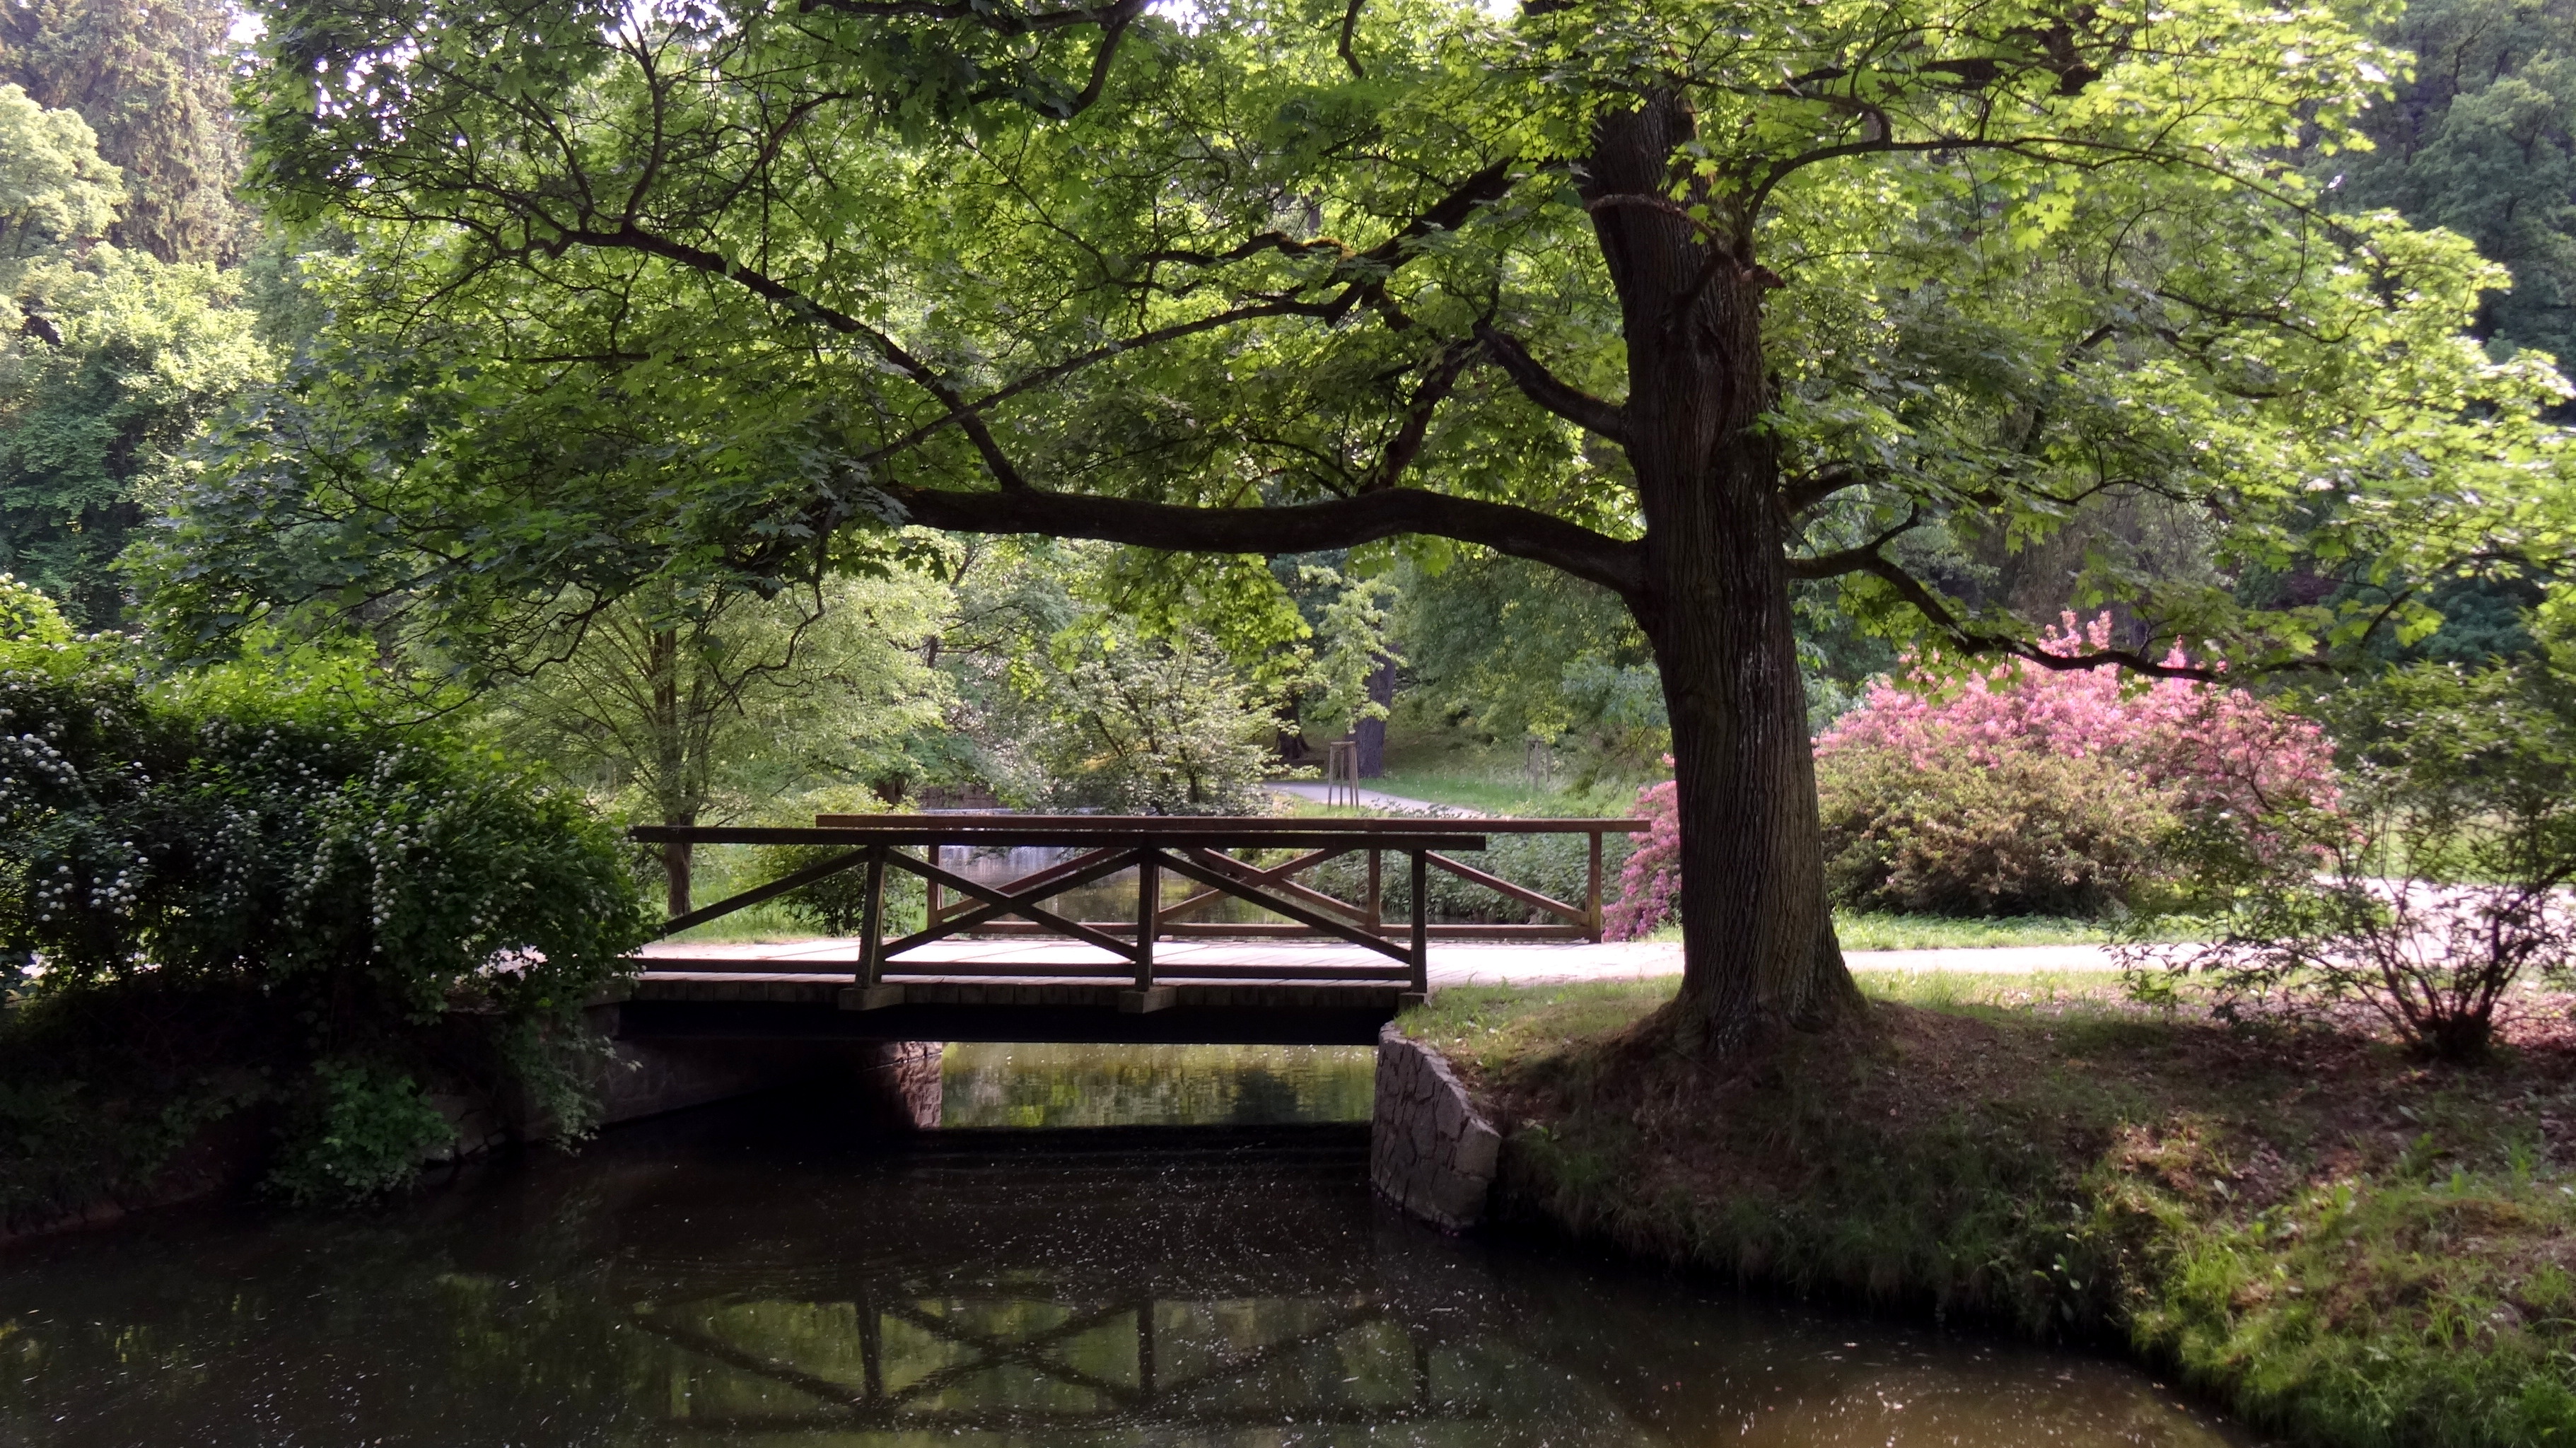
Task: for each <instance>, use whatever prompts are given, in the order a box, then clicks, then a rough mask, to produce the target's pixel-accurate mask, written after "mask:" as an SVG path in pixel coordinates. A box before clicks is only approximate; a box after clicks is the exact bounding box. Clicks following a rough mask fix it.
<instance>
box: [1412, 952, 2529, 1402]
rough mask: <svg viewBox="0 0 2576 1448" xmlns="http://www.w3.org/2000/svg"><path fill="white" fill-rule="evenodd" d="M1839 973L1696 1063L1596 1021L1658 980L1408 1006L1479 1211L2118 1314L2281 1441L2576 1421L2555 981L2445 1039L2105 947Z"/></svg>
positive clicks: (2123, 1335)
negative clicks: (1471, 1130)
mask: <svg viewBox="0 0 2576 1448" xmlns="http://www.w3.org/2000/svg"><path fill="white" fill-rule="evenodd" d="M1863 979H1864V988H1865V989H1867V990H1868V991H1869V992H1870V993H1871V994H1872V996H1873V997H1874V998H1875V999H1876V1002H1877V1004H1876V1006H1875V1007H1874V1008H1873V1010H1872V1011H1871V1012H1870V1015H1869V1018H1868V1019H1867V1020H1866V1021H1864V1022H1861V1023H1857V1024H1854V1025H1852V1026H1849V1027H1845V1028H1842V1029H1838V1030H1836V1031H1833V1032H1829V1033H1825V1034H1821V1035H1816V1036H1802V1037H1795V1038H1792V1039H1789V1040H1787V1041H1784V1042H1781V1043H1778V1044H1777V1045H1775V1046H1772V1047H1770V1048H1767V1049H1766V1050H1764V1051H1762V1052H1760V1053H1757V1054H1756V1055H1754V1056H1752V1057H1749V1058H1747V1059H1744V1060H1741V1061H1738V1062H1736V1063H1733V1064H1732V1065H1731V1066H1729V1067H1727V1068H1725V1069H1722V1070H1708V1069H1703V1068H1700V1067H1698V1066H1695V1065H1693V1064H1691V1063H1689V1062H1687V1061H1683V1060H1680V1059H1678V1058H1675V1057H1673V1056H1671V1055H1669V1054H1665V1053H1659V1052H1656V1051H1654V1050H1651V1049H1647V1048H1642V1047H1639V1046H1637V1045H1635V1044H1633V1043H1631V1042H1630V1041H1629V1040H1628V1039H1627V1038H1626V1037H1624V1036H1623V1035H1622V1032H1623V1030H1624V1028H1626V1027H1627V1026H1629V1025H1630V1024H1631V1023H1633V1022H1634V1021H1636V1020H1637V1019H1638V1018H1639V1017H1641V1016H1643V1015H1644V1014H1646V1013H1647V1012H1648V1011H1650V1010H1652V1009H1653V1008H1654V1007H1655V1006H1657V1005H1658V1004H1660V1003H1661V1002H1662V1001H1663V1000H1664V999H1666V998H1667V996H1668V995H1669V992H1670V991H1671V989H1672V984H1671V983H1670V982H1648V983H1637V984H1619V985H1601V986H1555V987H1538V988H1528V989H1519V990H1513V989H1505V988H1457V989H1452V990H1448V991H1444V992H1442V993H1441V994H1440V995H1439V996H1438V997H1436V998H1435V1000H1434V1001H1433V1002H1432V1004H1431V1005H1430V1006H1429V1007H1427V1008H1424V1009H1421V1010H1417V1011H1415V1012H1412V1013H1410V1014H1408V1015H1407V1016H1406V1017H1405V1018H1404V1021H1403V1024H1404V1027H1405V1029H1406V1030H1408V1031H1409V1032H1411V1033H1412V1034H1414V1035H1415V1036H1417V1037H1420V1038H1423V1039H1426V1040H1430V1041H1433V1042H1435V1043H1437V1044H1438V1045H1439V1046H1440V1047H1441V1048H1442V1049H1443V1050H1445V1051H1446V1052H1448V1054H1449V1055H1450V1057H1451V1059H1452V1060H1453V1061H1454V1062H1456V1063H1457V1065H1458V1067H1459V1069H1460V1071H1461V1074H1462V1075H1463V1076H1465V1077H1466V1078H1467V1079H1468V1080H1469V1081H1470V1082H1471V1083H1472V1084H1473V1086H1474V1088H1475V1089H1476V1090H1477V1091H1478V1093H1479V1094H1480V1096H1481V1097H1482V1098H1483V1099H1484V1100H1485V1101H1486V1103H1487V1109H1488V1110H1489V1111H1490V1112H1491V1113H1492V1115H1493V1117H1494V1118H1495V1120H1496V1122H1497V1124H1498V1125H1500V1126H1501V1127H1502V1128H1503V1130H1504V1133H1505V1139H1506V1142H1507V1145H1506V1148H1505V1151H1504V1158H1503V1167H1502V1174H1501V1178H1500V1181H1499V1183H1498V1201H1497V1205H1498V1209H1499V1210H1500V1211H1501V1212H1502V1213H1503V1214H1504V1215H1505V1216H1506V1217H1515V1218H1520V1219H1524V1220H1531V1221H1537V1222H1543V1223H1550V1224H1554V1225H1555V1226H1558V1227H1560V1228H1563V1229H1565V1230H1568V1231H1571V1232H1573V1233H1576V1234H1578V1235H1581V1236H1585V1237H1591V1238H1597V1239H1604V1240H1608V1241H1611V1242H1614V1243H1617V1244H1620V1245H1622V1246H1624V1247H1625V1248H1627V1249H1629V1250H1631V1251H1633V1252H1636V1253H1639V1254H1642V1255H1645V1256H1648V1257H1652V1258H1659V1259H1664V1260H1669V1261H1673V1262H1677V1263H1688V1264H1692V1265H1695V1266H1698V1267H1700V1268H1703V1269H1706V1270H1709V1271H1713V1272H1715V1273H1717V1274H1720V1275H1723V1276H1727V1277H1732V1278H1736V1279H1739V1280H1742V1281H1745V1282H1748V1283H1758V1284H1763V1285H1767V1286H1774V1287H1780V1288H1786V1289H1788V1290H1791V1291H1794V1292H1798V1293H1801V1294H1815V1295H1822V1296H1831V1297H1838V1298H1843V1299H1848V1300H1853V1301H1858V1302H1863V1303H1868V1304H1874V1305H1877V1306H1880V1307H1882V1308H1884V1309H1886V1310H1889V1311H1894V1312H1901V1313H1908V1314H1921V1315H1929V1314H1948V1315H1951V1316H1965V1317H1974V1318H1978V1319H1983V1320H1988V1321H1994V1322H1999V1323H2003V1324H2008V1325H2011V1326H2014V1327H2017V1328H2019V1329H2020V1330H2022V1331H2024V1332H2027V1333H2030V1334H2032V1335H2035V1336H2041V1337H2052V1336H2086V1337H2091V1336H2107V1337H2112V1338H2115V1339H2119V1340H2124V1341H2126V1342H2127V1343H2128V1344H2130V1345H2131V1346H2132V1347H2133V1348H2134V1349H2135V1350H2136V1351H2137V1352H2139V1353H2140V1354H2141V1355H2142V1356H2144V1357H2145V1358H2147V1359H2148V1360H2149V1361H2151V1362H2154V1363H2156V1364H2158V1365H2159V1366H2162V1367H2164V1368H2166V1369H2168V1370H2171V1371H2174V1372H2177V1373H2179V1374H2181V1375H2182V1376H2183V1377H2184V1378H2185V1379H2187V1380H2188V1381H2190V1382H2192V1383H2194V1384H2195V1385H2196V1386H2197V1387H2198V1388H2199V1389H2200V1390H2201V1391H2203V1392H2205V1393H2207V1394H2208V1395H2209V1396H2210V1397H2211V1398H2212V1399H2213V1400H2214V1401H2217V1402H2219V1403H2221V1404H2223V1405H2225V1406H2226V1407H2228V1408H2229V1409H2231V1410H2232V1411H2234V1412H2235V1413H2237V1414H2239V1415H2240V1416H2242V1417H2243V1418H2245V1419H2246V1420H2247V1421H2249V1422H2252V1423H2254V1424H2256V1425H2258V1426H2260V1427H2263V1428H2266V1429H2269V1430H2272V1431H2276V1432H2280V1433H2284V1434H2286V1435H2288V1436H2289V1437H2291V1438H2293V1439H2295V1440H2298V1441H2303V1442H2310V1443H2317V1444H2332V1445H2374V1448H2376V1445H2392V1448H2394V1445H2504V1444H2537V1443H2564V1442H2570V1441H2576V1031H2570V1030H2569V1029H2568V1028H2567V1027H2566V1026H2565V1025H2564V1022H2565V1020H2566V1015H2567V1010H2568V1007H2569V1005H2570V1004H2571V1003H2570V1002H2569V1001H2567V1000H2566V999H2565V998H2557V999H2553V1000H2546V1001H2538V1000H2536V1001H2535V1006H2536V1007H2538V1008H2539V1010H2540V1011H2541V1012H2543V1013H2544V1014H2535V1016H2534V1018H2533V1020H2532V1021H2531V1022H2528V1023H2526V1024H2525V1025H2524V1026H2522V1027H2519V1028H2517V1029H2516V1030H2515V1031H2514V1032H2513V1033H2512V1037H2513V1038H2512V1043H2511V1044H2509V1045H2507V1046H2505V1047H2504V1048H2502V1049H2500V1050H2499V1051H2498V1052H2497V1053H2496V1055H2495V1056H2494V1057H2493V1059H2491V1060H2489V1061H2487V1062H2485V1063H2482V1064H2479V1065H2476V1066H2472V1067H2462V1068H2444V1067H2436V1066H2431V1065H2427V1064H2426V1063H2424V1062H2421V1061H2419V1060H2416V1059H2414V1058H2412V1057H2409V1056H2407V1055H2405V1054H2403V1053H2402V1052H2400V1051H2399V1050H2398V1049H2397V1048H2396V1047H2394V1046H2393V1045H2390V1044H2388V1043H2386V1042H2383V1041H2380V1040H2377V1039H2375V1038H2373V1037H2372V1036H2370V1035H2368V1034H2366V1033H2364V1032H2361V1031H2358V1030H2352V1031H2340V1032H2338V1031H2327V1030H2322V1029H2309V1030H2297V1031H2287V1030H2270V1031H2264V1032H2261V1033H2247V1032H2243V1031H2239V1030H2234V1029H2231V1028H2229V1027H2227V1026H2224V1025H2221V1024H2218V1023H2216V1022H2213V1021H2210V1020H2208V1019H2206V1018H2205V1017H2202V1016H2199V1015H2196V1014H2192V1013H2189V1012H2179V1013H2173V1014H2165V1013H2159V1012H2154V1011H2149V1010H2146V1009H2144V1008H2139V1007H2133V1006H2129V1005H2127V1004H2125V1003H2123V1002H2121V1001H2119V1000H2118V999H2116V997H2115V996H2114V995H2113V994H2112V991H2113V990H2114V989H2115V988H2114V987H2111V986H2109V985H2107V984H2104V983H2101V982H2099V980H2098V977H2097V978H2094V979H2091V980H2088V979H2085V978H2083V977H2079V976H2072V975H2070V976H2062V977H2048V976H2028V975H2017V976H1967V975H1959V974H1941V975H1932V976H1921V975H1897V974H1894V973H1888V974H1885V975H1879V976H1864V978H1863ZM2544 1020H2545V1021H2546V1022H2548V1023H2550V1024H2549V1025H2547V1026H2544V1025H2543V1024H2542V1023H2543V1021H2544Z"/></svg>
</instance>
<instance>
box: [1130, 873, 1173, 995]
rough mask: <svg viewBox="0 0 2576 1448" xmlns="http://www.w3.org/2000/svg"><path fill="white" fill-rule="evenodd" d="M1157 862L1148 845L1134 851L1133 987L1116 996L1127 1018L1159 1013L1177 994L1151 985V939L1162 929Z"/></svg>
mask: <svg viewBox="0 0 2576 1448" xmlns="http://www.w3.org/2000/svg"><path fill="white" fill-rule="evenodd" d="M1161 859H1162V855H1161V854H1160V853H1159V852H1158V851H1156V850H1155V849H1154V847H1153V846H1151V845H1148V846H1146V847H1145V848H1144V849H1141V850H1138V851H1137V852H1136V987H1135V989H1133V990H1130V991H1126V992H1124V993H1122V994H1121V995H1120V996H1119V997H1118V1009H1120V1010H1122V1011H1126V1012H1128V1013H1129V1014H1131V1015H1132V1014H1136V1013H1139V1012H1144V1011H1159V1010H1162V1009H1163V1008H1164V1007H1166V1006H1169V1005H1170V1004H1171V1003H1172V1001H1173V1000H1174V999H1175V998H1176V996H1177V994H1178V993H1177V992H1175V991H1174V990H1173V989H1172V988H1171V987H1170V986H1156V985H1155V984H1154V937H1155V936H1157V935H1159V934H1161V933H1162V930H1163V920H1162V913H1163V912H1162V903H1163V902H1162V894H1163V891H1162V883H1163V882H1162V871H1161V870H1160V869H1158V868H1157V866H1158V864H1159V862H1160V861H1161Z"/></svg>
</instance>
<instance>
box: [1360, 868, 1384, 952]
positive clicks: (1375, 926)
mask: <svg viewBox="0 0 2576 1448" xmlns="http://www.w3.org/2000/svg"><path fill="white" fill-rule="evenodd" d="M1385 855H1386V852H1385V851H1384V850H1371V851H1369V852H1368V857H1369V866H1368V898H1367V900H1366V901H1364V902H1363V903H1362V907H1361V908H1362V909H1364V910H1365V911H1366V912H1367V913H1366V914H1364V915H1362V916H1361V917H1360V919H1361V922H1362V923H1363V924H1365V925H1367V927H1368V933H1369V934H1371V935H1375V934H1377V933H1379V932H1380V931H1382V930H1384V929H1385V928H1386V918H1385V912H1384V911H1383V909H1382V908H1381V907H1380V905H1379V900H1380V895H1379V892H1378V862H1379V861H1380V860H1382V859H1383V858H1385Z"/></svg>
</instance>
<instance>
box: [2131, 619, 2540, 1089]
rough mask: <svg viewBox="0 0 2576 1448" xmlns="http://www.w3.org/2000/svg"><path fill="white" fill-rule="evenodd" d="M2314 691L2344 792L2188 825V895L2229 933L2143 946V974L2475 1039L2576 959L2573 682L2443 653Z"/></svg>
mask: <svg viewBox="0 0 2576 1448" xmlns="http://www.w3.org/2000/svg"><path fill="white" fill-rule="evenodd" d="M2317 710H2318V712H2319V713H2320V714H2321V715H2322V716H2324V717H2325V719H2326V720H2327V721H2328V722H2329V723H2331V724H2332V725H2333V726H2334V728H2335V733H2336V734H2337V736H2338V737H2339V738H2340V739H2341V740H2342V741H2343V749H2342V756H2343V757H2342V761H2341V763H2342V772H2343V781H2344V787H2343V790H2342V792H2341V794H2340V795H2339V796H2338V797H2337V798H2336V799H2335V800H2334V801H2333V806H2332V807H2331V808H2325V807H2320V806H2319V805H2317V804H2315V803H2313V802H2311V801H2309V800H2306V799H2304V798H2300V797H2297V796H2291V797H2288V798H2284V799H2282V800H2279V801H2277V802H2274V803H2273V804H2271V806H2270V807H2269V808H2266V809H2264V810H2262V811H2260V812H2258V813H2256V814H2255V815H2254V817H2253V821H2252V823H2253V826H2254V827H2253V828H2252V829H2250V830H2249V829H2243V828H2239V829H2230V830H2223V831H2209V830H2193V831H2189V832H2187V833H2186V834H2185V835H2183V836H2182V841H2181V842H2182V846H2183V849H2182V853H2183V854H2184V855H2185V856H2186V857H2187V858H2188V860H2189V862H2190V865H2191V867H2192V887H2193V888H2192V889H2191V891H2190V892H2189V893H2188V894H2187V895H2185V896H2182V897H2179V898H2178V900H2177V901H2176V904H2177V905H2178V906H2179V907H2180V908H2181V909H2183V910H2186V911H2189V912H2192V913H2194V914H2197V915H2198V916H2199V917H2200V920H2201V922H2202V923H2203V924H2204V926H2205V928H2207V929H2208V930H2209V931H2210V933H2211V934H2212V935H2213V937H2214V938H2213V939H2212V940H2210V941H2209V943H2207V944H2205V945H2202V946H2200V947H2198V948H2197V949H2194V950H2191V951H2187V952H2179V953H2177V952H2132V960H2131V962H2130V967H2131V968H2130V971H2129V978H2130V987H2131V989H2132V991H2133V992H2135V993H2136V994H2138V995H2139V996H2141V997H2142V998H2146V999H2165V998H2170V997H2171V994H2172V991H2173V987H2174V985H2175V983H2176V981H2177V980H2178V979H2181V978H2188V977H2199V978H2200V979H2202V980H2203V981H2204V982H2205V983H2206V984H2208V985H2210V986H2211V987H2213V988H2214V990H2213V1003H2214V1007H2215V1009H2216V1010H2217V1011H2218V1012H2219V1014H2221V1015H2222V1016H2226V1017H2230V1018H2235V1017H2242V1016H2248V1015H2262V1016H2273V1017H2298V1016H2319V1015H2330V1014H2332V1013H2334V1012H2336V1011H2337V1010H2338V1009H2340V1008H2342V1007H2344V1006H2346V1005H2358V1006H2360V1007H2362V1008H2364V1009H2367V1010H2368V1011H2369V1012H2371V1013H2372V1014H2373V1015H2375V1016H2377V1017H2378V1018H2379V1020H2380V1021H2381V1022H2382V1023H2383V1024H2384V1025H2386V1026H2387V1027H2388V1028H2389V1029H2390V1030H2391V1031H2393V1032H2394V1033H2396V1034H2397V1035H2398V1036H2399V1037H2400V1038H2401V1039H2403V1040H2405V1041H2407V1042H2408V1043H2409V1044H2411V1045H2413V1046H2415V1047H2417V1048H2419V1049H2421V1050H2423V1051H2426V1052H2428V1053H2430V1054H2433V1055H2437V1056H2445V1057H2453V1058H2459V1057H2470V1056H2476V1055H2479V1054H2481V1053H2483V1052H2484V1051H2485V1050H2486V1049H2487V1046H2488V1043H2489V1041H2490V1039H2491V1038H2492V1036H2493V1034H2494V1029H2495V1024H2496V1020H2497V1018H2498V1016H2499V1014H2500V1013H2502V1012H2503V1011H2505V1010H2507V1009H2509V1008H2510V997H2511V995H2512V993H2513V992H2514V990H2515V988H2516V987H2518V986H2519V985H2521V984H2522V983H2524V982H2525V981H2527V980H2531V979H2533V978H2535V977H2537V978H2540V979H2542V980H2545V981H2546V982H2547V983H2549V984H2550V985H2552V986H2556V987H2560V988H2564V987H2565V986H2567V985H2568V984H2569V983H2570V981H2571V978H2576V915H2571V914H2570V913H2569V910H2568V906H2567V898H2566V896H2567V890H2568V887H2569V886H2570V885H2571V884H2576V686H2571V684H2570V683H2569V681H2568V680H2567V679H2566V678H2564V677H2562V676H2560V675H2559V674H2557V673H2556V672H2555V671H2554V670H2552V669H2551V668H2549V667H2547V666H2545V665H2540V664H2518V665H2504V666H2497V667H2493V668H2488V669H2481V670H2475V671H2472V670H2466V669H2461V668H2458V667H2456V666H2454V665H2448V664H2432V663H2428V664H2420V665H2417V666H2415V667H2413V668H2407V669H2399V670H2394V671H2392V672H2390V673H2388V674H2385V675H2383V676H2381V677H2379V678H2377V679H2374V680H2371V681H2369V682H2368V683H2365V684H2358V685H2354V686H2352V687H2349V688H2346V689H2344V690H2342V691H2340V692H2338V693H2336V694H2334V695H2332V696H2329V697H2327V698H2324V699H2321V700H2319V701H2318V704H2317ZM2249 842H2252V843H2253V844H2256V845H2259V846H2260V848H2249V847H2248V845H2249Z"/></svg>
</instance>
